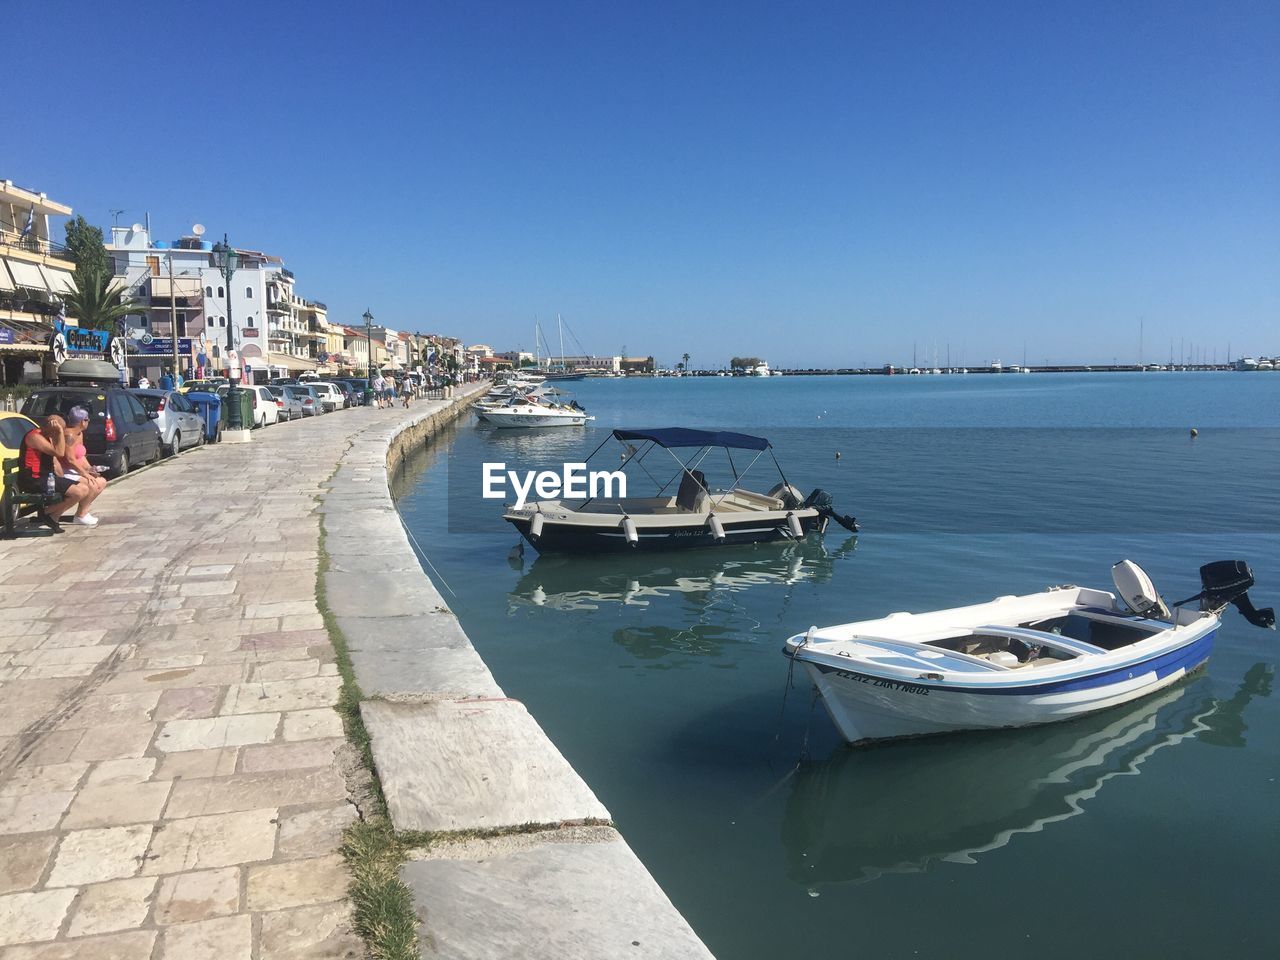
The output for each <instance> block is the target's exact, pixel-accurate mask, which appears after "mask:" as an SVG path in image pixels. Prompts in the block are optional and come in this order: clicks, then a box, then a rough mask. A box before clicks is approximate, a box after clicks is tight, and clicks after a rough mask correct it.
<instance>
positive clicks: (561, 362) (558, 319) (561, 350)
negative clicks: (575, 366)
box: [556, 313, 564, 370]
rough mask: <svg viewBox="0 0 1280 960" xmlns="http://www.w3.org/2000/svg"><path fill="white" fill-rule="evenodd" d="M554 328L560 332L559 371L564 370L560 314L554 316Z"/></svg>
mask: <svg viewBox="0 0 1280 960" xmlns="http://www.w3.org/2000/svg"><path fill="white" fill-rule="evenodd" d="M556 328H557V329H558V330H559V331H560V369H561V370H563V369H564V322H563V321H562V320H561V319H560V314H558V313H557V314H556Z"/></svg>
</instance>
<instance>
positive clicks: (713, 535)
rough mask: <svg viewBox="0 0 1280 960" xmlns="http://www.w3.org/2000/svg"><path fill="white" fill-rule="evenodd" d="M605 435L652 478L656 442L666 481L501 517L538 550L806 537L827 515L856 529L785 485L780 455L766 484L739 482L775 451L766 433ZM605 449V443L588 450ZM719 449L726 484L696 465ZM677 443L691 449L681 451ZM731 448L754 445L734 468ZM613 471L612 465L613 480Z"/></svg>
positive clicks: (816, 499) (819, 495)
mask: <svg viewBox="0 0 1280 960" xmlns="http://www.w3.org/2000/svg"><path fill="white" fill-rule="evenodd" d="M489 416H490V417H491V418H492V416H493V415H492V414H490V415H489ZM611 437H612V438H613V439H615V440H617V441H619V442H620V443H622V444H623V445H624V453H623V457H624V461H623V471H617V472H625V470H626V468H627V467H628V466H630V465H632V464H635V465H637V466H638V467H640V468H642V469H643V472H644V473H645V474H646V475H647V476H649V477H650V478H653V477H654V474H653V472H652V471H650V470H649V469H648V466H646V465H645V461H646V459H647V458H648V457H649V455H650V454H652V453H653V452H654V451H655V450H663V451H664V452H666V453H667V454H670V456H671V458H672V459H673V460H674V464H675V467H674V473H671V474H669V475H668V474H666V473H665V472H664V473H662V476H668V477H669V479H667V480H666V482H665V483H662V482H661V480H660V479H654V481H653V482H654V483H655V484H660V486H659V488H658V490H657V492H656V494H655V495H654V496H652V497H628V496H613V495H612V493H611V492H610V490H606V491H605V495H603V496H594V495H587V496H585V497H577V498H564V497H562V498H560V499H555V500H540V501H536V502H531V503H526V504H522V505H516V506H513V507H509V508H508V509H507V511H506V513H505V514H504V515H503V519H504V520H506V521H508V522H509V523H511V524H512V525H513V526H514V527H515V528H516V529H517V530H519V531H520V535H521V536H523V537H524V538H525V539H526V540H527V541H528V542H529V543H530V544H531V545H532V546H534V547H535V548H536V549H537V550H538V551H539V552H541V553H548V552H571V553H600V552H607V551H614V550H635V549H640V550H663V549H672V548H689V547H712V546H720V545H722V544H735V543H762V542H766V541H771V540H787V541H793V540H802V539H804V537H805V536H806V535H808V534H809V533H810V532H811V531H814V530H817V531H819V532H821V531H823V530H825V529H826V526H827V522H828V521H829V520H831V519H835V520H836V521H837V522H838V523H840V524H841V525H842V526H844V527H845V528H846V529H848V530H850V531H853V532H856V531H857V521H855V520H854V518H852V517H846V516H842V515H840V514H837V513H836V512H835V511H834V510H833V509H832V505H831V498H830V496H828V495H827V494H826V493H825V492H823V491H822V490H814V491H813V492H812V493H811V494H809V496H808V497H804V496H803V495H802V494H801V493H800V491H799V490H797V489H796V488H795V487H793V486H791V485H790V484H789V483H788V482H787V479H786V476H785V475H784V474H783V473H782V468H781V467H780V466H778V462H777V460H776V459H774V460H773V463H774V465H775V466H777V467H778V476H779V478H780V482H779V483H777V484H776V485H774V486H773V487H772V488H770V489H769V490H768V491H767V492H765V493H759V492H757V491H754V490H749V489H747V488H745V487H743V486H742V485H741V481H742V479H743V477H744V476H745V475H746V473H747V472H748V471H749V470H750V469H751V467H752V465H753V464H755V462H756V461H757V460H759V459H760V457H761V456H763V455H764V454H765V453H769V455H770V457H771V458H772V457H773V454H772V447H771V444H770V443H769V441H768V440H766V439H765V438H764V437H753V436H749V435H747V434H743V433H730V432H728V431H723V430H721V431H715V430H691V429H687V428H684V427H666V428H662V429H656V430H614V431H613V432H612V434H611ZM605 442H606V443H607V442H608V438H606V441H605ZM603 447H604V443H602V444H601V445H600V446H599V447H597V448H596V450H595V451H594V452H593V454H592V456H593V457H594V456H595V454H596V453H599V451H600V450H601V448H603ZM715 449H719V450H721V451H723V452H725V453H726V454H728V455H727V456H726V460H727V463H728V472H727V473H728V474H729V475H731V479H730V480H729V483H728V486H727V487H725V488H719V487H716V486H714V485H713V484H712V483H711V482H710V481H708V480H707V478H706V474H705V473H704V472H703V470H702V469H699V467H705V468H706V469H712V467H713V464H712V463H711V462H709V461H708V460H707V458H708V456H709V454H710V452H711V451H712V450H715ZM677 450H691V451H693V454H692V455H691V456H689V457H688V458H687V459H681V458H680V457H679V456H677V454H676V452H675V451H677ZM734 450H748V451H754V452H755V457H754V458H753V459H752V460H751V461H750V463H748V464H746V466H745V468H744V469H738V466H737V465H735V463H734V460H733V457H732V455H731V452H732V451H734ZM590 459H591V458H590V457H589V458H588V461H590ZM666 469H671V468H670V467H667V468H666ZM617 472H613V473H610V476H611V477H614V479H615V480H616V473H617ZM613 482H614V481H613V480H611V481H610V484H612V483H613ZM618 484H619V485H621V481H618ZM672 488H674V493H673V492H672ZM610 489H612V488H610Z"/></svg>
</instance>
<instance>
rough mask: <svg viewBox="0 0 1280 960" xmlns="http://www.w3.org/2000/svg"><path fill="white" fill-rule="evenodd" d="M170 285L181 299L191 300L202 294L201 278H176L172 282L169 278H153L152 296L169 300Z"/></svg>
mask: <svg viewBox="0 0 1280 960" xmlns="http://www.w3.org/2000/svg"><path fill="white" fill-rule="evenodd" d="M170 284H172V289H173V291H174V292H175V293H176V294H177V296H179V297H187V298H188V299H191V298H194V297H198V296H200V294H201V290H202V288H201V286H200V278H199V277H174V278H173V280H172V281H170V280H169V278H168V277H152V278H151V296H153V297H159V298H161V299H164V300H168V299H169V293H170Z"/></svg>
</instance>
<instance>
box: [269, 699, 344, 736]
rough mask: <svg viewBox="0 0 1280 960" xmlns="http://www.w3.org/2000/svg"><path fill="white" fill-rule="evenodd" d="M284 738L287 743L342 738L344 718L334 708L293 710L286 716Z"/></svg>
mask: <svg viewBox="0 0 1280 960" xmlns="http://www.w3.org/2000/svg"><path fill="white" fill-rule="evenodd" d="M282 736H283V738H284V739H285V740H287V741H294V740H315V739H320V738H324V737H340V736H342V718H341V717H340V716H338V712H337V711H336V710H334V709H333V708H332V707H326V708H323V709H320V710H291V711H290V712H288V713H286V714H285V715H284V727H283V732H282Z"/></svg>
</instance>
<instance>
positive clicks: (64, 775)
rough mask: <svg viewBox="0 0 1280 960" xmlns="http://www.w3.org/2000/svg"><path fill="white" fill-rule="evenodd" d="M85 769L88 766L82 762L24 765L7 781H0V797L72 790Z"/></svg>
mask: <svg viewBox="0 0 1280 960" xmlns="http://www.w3.org/2000/svg"><path fill="white" fill-rule="evenodd" d="M87 769H89V764H88V763H87V762H84V761H74V762H70V763H48V764H44V765H40V764H34V763H24V764H23V765H22V766H20V767H18V769H17V770H15V771H13V772H12V773H11V774H10V775H9V777H8V779H7V780H0V797H10V796H15V795H17V794H22V793H56V792H59V791H62V790H74V789H75V787H76V784H78V783H79V782H80V778H81V777H83V776H84V772H85V771H86V770H87Z"/></svg>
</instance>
